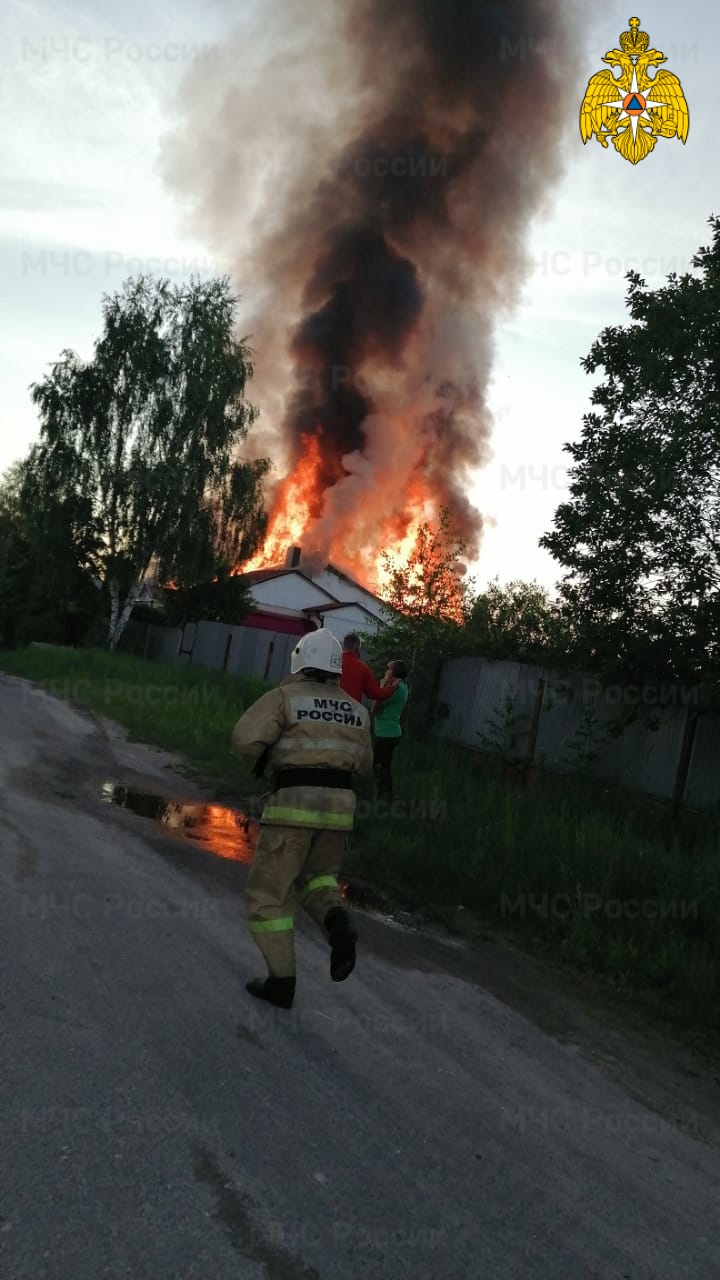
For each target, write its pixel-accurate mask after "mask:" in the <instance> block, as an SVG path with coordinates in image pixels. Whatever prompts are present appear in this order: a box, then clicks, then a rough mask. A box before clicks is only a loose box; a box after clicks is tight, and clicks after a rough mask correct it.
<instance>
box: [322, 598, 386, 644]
mask: <svg viewBox="0 0 720 1280" xmlns="http://www.w3.org/2000/svg"><path fill="white" fill-rule="evenodd" d="M320 613H321V614H322V610H320ZM322 616H323V617H324V619H325V623H324V625H325V626H326V627H327V629H328V631H332V633H333V635H334V636H335V637H336V639H338V640H340V641H342V640H344V638H345V636H346V635H348V634H349V633H350V632H351V631H354V632H355V633H356V634H357V635H367V636H374V635H375V634H376V633H377V623H376V622H375V621H374V620H373V619H372V618H369V617H368V615H367V614H366V613H365V611H364V610H363V609H358V608H355V607H354V606H353V605H348V607H347V609H331V610H330V611H329V613H325V614H323V615H322Z"/></svg>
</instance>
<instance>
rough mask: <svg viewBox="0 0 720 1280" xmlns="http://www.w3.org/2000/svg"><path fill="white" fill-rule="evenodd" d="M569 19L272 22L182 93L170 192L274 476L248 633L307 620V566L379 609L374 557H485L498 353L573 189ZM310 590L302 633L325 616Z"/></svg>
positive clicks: (347, 9) (330, 13) (399, 6)
mask: <svg viewBox="0 0 720 1280" xmlns="http://www.w3.org/2000/svg"><path fill="white" fill-rule="evenodd" d="M240 9H241V7H240V6H238V13H239V16H240ZM579 17H580V6H576V5H574V4H568V3H563V2H561V0H513V3H512V4H508V3H507V0H452V2H450V0H393V3H392V4H388V3H387V0H352V3H350V2H349V0H328V3H327V4H323V5H298V4H293V3H291V2H289V0H278V3H277V4H273V5H269V6H261V7H260V9H259V10H258V18H257V22H258V27H257V31H256V32H252V31H249V30H248V24H247V20H246V19H245V20H244V21H242V22H239V25H238V32H237V39H236V40H232V39H231V40H228V41H227V42H226V43H224V44H223V46H222V49H221V50H219V52H218V57H217V59H213V61H212V64H209V63H201V62H199V61H198V63H197V64H196V65H195V66H194V68H193V70H192V71H191V73H190V75H189V77H188V81H187V83H186V86H185V93H184V98H183V109H184V119H183V120H182V121H181V122H179V123H178V128H177V130H176V132H175V136H174V138H173V140H172V142H170V143H169V144H168V148H167V151H166V156H165V171H166V174H167V176H168V178H169V179H170V181H171V182H172V183H173V184H174V186H175V187H176V189H177V190H178V191H180V192H181V193H182V194H184V195H185V196H186V197H187V199H188V201H189V203H190V204H191V206H192V207H193V209H194V216H195V220H196V225H197V226H198V227H199V228H201V229H202V231H203V233H204V234H205V236H206V237H207V239H208V242H210V243H212V244H213V245H214V246H215V248H216V249H217V250H218V251H219V252H220V253H222V254H223V256H224V257H225V258H226V259H227V260H228V261H229V262H231V263H232V269H233V274H234V277H235V278H236V280H237V281H238V283H239V286H240V289H241V291H242V293H243V295H244V299H245V303H244V305H245V307H246V309H247V310H246V317H245V319H244V321H243V325H244V331H245V332H247V333H250V334H251V335H252V338H251V341H252V347H253V351H254V380H253V398H254V399H255V400H256V401H257V402H258V403H259V405H260V407H261V417H260V420H259V424H258V426H257V427H256V428H255V429H254V431H253V437H254V438H253V441H252V448H254V449H256V450H257V454H258V456H262V455H269V456H270V457H271V458H272V459H273V461H274V462H276V463H277V464H278V465H279V467H280V472H279V474H280V476H281V479H280V480H279V481H278V482H277V483H276V484H275V486H274V489H272V490H271V491H270V492H269V494H268V499H269V509H270V524H269V530H268V536H267V539H266V542H265V545H264V546H263V548H262V549H261V551H260V553H259V554H258V555H257V556H255V557H254V558H253V560H252V561H251V562H250V563H248V564H246V565H243V566H239V568H241V569H242V570H243V571H246V572H250V573H258V575H259V571H261V570H262V571H264V576H262V577H261V576H256V577H255V578H254V590H255V592H256V593H257V600H258V615H261V614H262V612H263V610H264V609H265V608H266V606H267V607H269V606H270V604H274V605H275V604H277V601H278V600H279V599H280V598H281V597H282V598H283V599H285V596H284V595H283V593H288V598H290V596H292V593H293V592H294V591H295V592H296V594H297V599H298V600H300V599H301V598H302V592H301V590H300V587H301V579H302V577H303V575H302V573H298V572H295V575H294V577H291V575H290V573H289V572H288V566H285V565H284V557H285V552H286V548H287V547H288V546H291V545H294V544H301V545H302V548H303V559H307V560H308V563H313V564H315V565H316V566H320V565H322V566H325V565H327V564H328V563H329V562H330V563H332V564H335V565H339V566H341V567H342V569H343V572H344V573H346V574H348V575H351V576H352V577H353V578H354V579H355V580H356V581H357V582H362V583H363V584H365V585H366V587H367V588H368V589H369V591H370V592H374V591H376V590H378V589H381V587H382V579H383V563H384V561H383V552H388V553H389V554H390V555H391V556H392V557H393V559H395V560H396V561H397V562H402V561H403V560H405V559H407V557H408V555H409V554H410V553H411V552H412V550H413V547H414V546H415V542H416V539H417V535H418V530H419V529H420V527H421V526H422V525H423V524H425V523H428V524H430V525H431V526H433V525H435V524H436V523H437V521H438V519H439V516H440V513H441V512H442V511H443V510H444V509H447V510H449V511H450V513H451V515H452V519H453V523H454V527H455V530H456V531H457V533H458V534H459V535H460V536H461V537H462V538H463V540H464V541H465V543H466V545H467V551H468V555H469V558H470V559H471V560H472V559H475V558H477V555H478V553H479V549H480V543H481V539H482V530H483V519H482V515H481V513H480V512H479V511H478V510H476V509H475V507H474V506H473V504H472V501H471V500H470V497H469V493H470V488H471V484H472V476H473V473H474V472H476V471H477V469H478V468H480V467H482V466H483V465H484V464H485V463H486V462H487V460H488V459H489V457H490V445H489V442H490V436H491V431H492V425H493V424H492V421H491V414H490V410H489V407H488V388H489V385H490V381H491V374H492V364H493V350H494V341H495V335H496V332H497V328H498V324H499V323H500V322H501V321H502V320H504V319H506V318H507V317H508V315H509V314H510V312H511V310H512V307H513V305H514V304H515V303H516V301H517V299H518V297H519V294H520V290H521V287H522V284H523V281H524V279H525V277H526V275H527V273H528V271H529V270H530V259H529V257H528V253H527V248H526V245H527V233H528V230H529V227H530V223H531V221H532V219H533V217H534V216H535V215H536V214H537V213H538V212H539V211H540V210H541V209H542V207H543V206H544V205H546V202H547V196H548V191H549V188H550V187H551V185H552V183H553V182H554V181H555V180H556V179H557V178H558V177H559V175H560V173H561V169H562V164H561V157H562V152H563V146H562V143H563V134H564V133H565V132H566V131H567V130H568V129H569V128H570V127H572V122H573V120H574V118H575V115H576V112H575V110H574V97H576V95H577V83H576V77H575V75H574V68H575V63H576V57H577V52H578V48H579V39H578V35H579V30H580V27H579ZM255 36H256V37H257V38H256V39H255V38H254V37H255ZM249 51H251V52H250V53H249ZM309 577H310V580H311V581H312V584H313V587H312V590H313V591H314V593H315V597H314V598H313V599H309V598H308V601H307V604H306V605H304V606H303V607H302V608H300V610H299V612H300V614H304V612H305V609H306V608H312V606H313V605H315V604H317V605H321V604H322V603H323V601H322V599H321V598H320V593H321V592H322V591H325V590H327V591H328V593H329V595H331V596H332V595H334V594H335V589H334V588H335V586H336V585H337V583H336V582H335V580H334V579H333V581H332V583H331V582H330V581H328V580H327V579H325V578H323V576H322V573H321V574H320V576H319V577H318V574H317V573H313V574H311V575H309ZM303 589H304V588H303ZM307 590H308V592H310V587H308V588H307ZM292 598H293V600H294V599H295V597H294V596H293V597H292ZM336 603H341V604H345V603H346V601H344V600H339V601H337V602H336ZM277 607H278V608H283V609H284V608H288V609H290V612H291V613H292V610H293V607H294V606H291V605H285V604H282V605H277ZM363 607H370V606H367V602H365V605H364V606H363ZM296 612H297V611H296ZM330 612H331V610H330V606H329V605H328V607H327V608H326V611H325V613H326V616H327V617H328V618H329V617H330Z"/></svg>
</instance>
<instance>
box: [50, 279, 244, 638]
mask: <svg viewBox="0 0 720 1280" xmlns="http://www.w3.org/2000/svg"><path fill="white" fill-rule="evenodd" d="M236 310H237V298H236V297H234V296H233V294H232V293H231V290H230V283H229V281H228V280H227V279H222V280H211V281H209V282H200V281H197V280H193V281H191V282H190V283H189V284H187V285H182V286H172V285H171V284H170V283H169V282H168V281H166V280H155V279H152V278H150V277H140V278H139V279H136V280H129V281H127V282H126V283H125V285H124V287H123V289H122V290H121V292H120V293H117V294H115V295H113V296H110V297H105V298H104V300H103V332H102V336H101V337H100V338H99V339H98V341H97V342H96V344H95V352H94V356H93V358H92V360H90V361H89V362H87V363H85V362H83V361H82V360H80V358H79V357H78V356H77V355H75V354H74V353H73V352H72V351H65V352H63V353H62V356H61V358H60V360H59V361H58V362H57V363H56V364H55V365H54V366H53V368H52V371H51V373H50V374H48V375H47V376H46V377H45V378H44V379H43V381H42V382H40V383H36V384H35V385H34V387H33V399H34V401H35V403H36V405H37V406H38V409H39V412H40V420H41V442H40V446H39V449H38V451H37V457H36V465H37V466H38V468H39V469H40V470H41V471H42V472H43V473H44V474H45V475H49V476H52V477H53V479H54V483H55V484H56V485H57V487H58V489H59V490H62V491H63V492H64V493H65V494H67V495H75V496H76V497H77V498H78V499H87V500H89V502H90V503H91V508H92V516H93V519H94V520H95V521H96V523H97V527H98V529H99V534H100V539H101V551H100V557H99V560H100V568H99V571H100V577H101V579H102V581H103V584H104V587H105V590H106V596H107V600H108V604H109V622H108V629H107V638H108V644H109V645H110V647H111V648H114V647H115V645H116V644H117V642H118V640H119V638H120V636H121V634H122V631H123V629H124V627H125V624H126V622H127V619H128V618H129V616H130V613H131V610H132V600H133V597H134V595H135V593H136V591H137V588H138V586H139V584H140V583H141V582H142V580H143V578H144V577H145V576H146V575H147V574H148V571H149V570H150V568H151V567H152V569H153V572H154V574H155V575H156V576H157V577H158V578H159V579H160V580H161V581H173V582H175V583H176V584H179V585H182V586H192V585H194V584H196V583H198V582H202V581H208V580H211V579H212V578H213V577H214V576H215V575H216V574H217V573H218V572H221V571H226V570H227V569H229V568H230V567H231V566H232V565H233V564H235V563H237V562H239V561H242V560H244V559H245V558H247V557H248V556H249V555H251V554H252V552H253V551H254V550H255V548H256V546H257V545H258V543H259V541H260V540H261V538H262V536H263V534H264V532H265V527H266V516H265V513H264V510H263V504H262V493H261V489H262V480H263V477H264V476H265V474H266V473H267V471H268V469H269V462H268V461H267V460H266V459H259V460H254V461H251V462H243V461H240V460H238V457H237V451H238V448H239V446H240V445H241V443H242V442H243V441H244V440H245V439H246V437H247V434H248V431H249V429H250V426H251V425H252V422H253V421H254V419H255V416H256V411H255V409H254V408H253V407H252V406H251V405H250V404H248V403H247V401H246V399H245V390H246V386H247V383H248V381H249V379H250V377H251V376H252V363H251V357H250V351H249V348H248V347H247V345H246V344H245V342H244V341H241V340H238V338H237V337H236V336H235V319H236Z"/></svg>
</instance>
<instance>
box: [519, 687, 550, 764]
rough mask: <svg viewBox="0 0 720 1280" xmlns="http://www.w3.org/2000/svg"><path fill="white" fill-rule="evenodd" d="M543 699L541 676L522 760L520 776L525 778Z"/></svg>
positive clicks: (530, 762) (532, 751)
mask: <svg viewBox="0 0 720 1280" xmlns="http://www.w3.org/2000/svg"><path fill="white" fill-rule="evenodd" d="M544 697H545V680H544V678H543V677H542V676H540V679H539V680H538V682H537V689H536V690H535V701H534V702H533V709H532V715H531V717H530V728H529V729H528V740H527V747H526V749H525V759H524V760H523V766H522V776H523V778H527V776H528V773H529V771H530V766H531V764H532V762H533V760H534V759H535V746H536V744H537V736H538V729H539V728H540V714H541V712H542V705H543V698H544Z"/></svg>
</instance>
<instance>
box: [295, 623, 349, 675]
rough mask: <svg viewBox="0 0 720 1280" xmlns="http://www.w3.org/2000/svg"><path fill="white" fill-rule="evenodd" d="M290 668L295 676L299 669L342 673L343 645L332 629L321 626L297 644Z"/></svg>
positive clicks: (333, 673) (329, 673)
mask: <svg viewBox="0 0 720 1280" xmlns="http://www.w3.org/2000/svg"><path fill="white" fill-rule="evenodd" d="M290 670H291V672H292V674H293V675H294V676H295V675H297V674H298V672H299V671H306V670H312V671H326V672H327V674H328V675H331V676H339V675H341V674H342V645H341V644H340V641H339V640H336V639H335V636H334V635H333V633H332V631H328V629H327V627H321V628H320V630H319V631H310V632H308V634H307V635H306V636H303V638H302V640H300V641H299V643H298V644H297V645H296V646H295V648H294V649H293V651H292V657H291V659H290Z"/></svg>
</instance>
